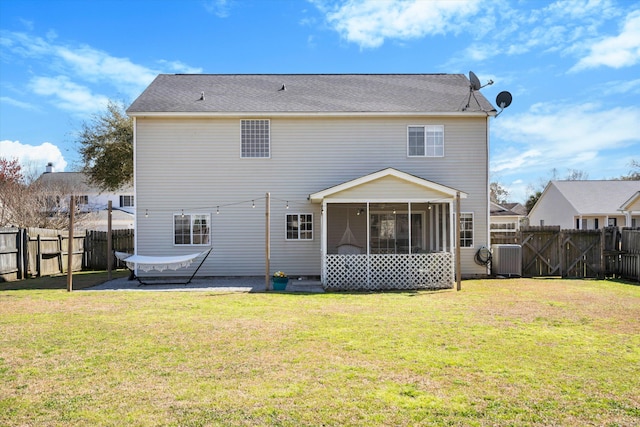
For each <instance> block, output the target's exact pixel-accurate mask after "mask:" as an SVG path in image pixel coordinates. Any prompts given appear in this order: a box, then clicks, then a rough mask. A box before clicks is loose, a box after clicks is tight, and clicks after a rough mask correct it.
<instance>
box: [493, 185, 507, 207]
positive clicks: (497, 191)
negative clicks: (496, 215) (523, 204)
mask: <svg viewBox="0 0 640 427" xmlns="http://www.w3.org/2000/svg"><path fill="white" fill-rule="evenodd" d="M508 197H509V191H508V190H507V189H506V188H504V186H503V185H502V184H500V183H499V182H497V181H494V182H492V183H491V184H489V198H490V200H491V201H492V202H493V203H497V204H502V203H507V201H508Z"/></svg>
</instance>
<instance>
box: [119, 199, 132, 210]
mask: <svg viewBox="0 0 640 427" xmlns="http://www.w3.org/2000/svg"><path fill="white" fill-rule="evenodd" d="M133 206H134V205H133V196H120V207H121V208H132V207H133Z"/></svg>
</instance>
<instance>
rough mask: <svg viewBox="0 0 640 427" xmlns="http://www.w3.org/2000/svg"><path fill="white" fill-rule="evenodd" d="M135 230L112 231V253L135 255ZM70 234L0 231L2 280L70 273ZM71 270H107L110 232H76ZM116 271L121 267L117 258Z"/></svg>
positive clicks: (42, 230) (6, 229)
mask: <svg viewBox="0 0 640 427" xmlns="http://www.w3.org/2000/svg"><path fill="white" fill-rule="evenodd" d="M133 237H134V232H133V230H114V231H113V232H112V241H113V246H112V248H113V250H116V251H122V252H130V253H133V252H134V246H133V244H134V243H133V242H134V239H133ZM68 252H69V235H68V233H67V232H66V231H59V230H49V229H43V228H29V229H24V228H0V281H13V280H22V279H26V278H28V277H40V276H49V275H53V274H63V273H66V272H67V265H68V264H67V262H68V256H69V254H68ZM71 257H72V259H71V261H72V271H81V270H96V269H99V270H106V268H107V233H106V232H105V231H102V232H100V231H87V232H86V234H85V235H83V233H78V234H76V233H74V236H73V252H72V253H71ZM113 262H114V264H113V266H112V267H113V268H115V267H119V266H120V265H119V264H117V260H116V259H115V257H114V261H113Z"/></svg>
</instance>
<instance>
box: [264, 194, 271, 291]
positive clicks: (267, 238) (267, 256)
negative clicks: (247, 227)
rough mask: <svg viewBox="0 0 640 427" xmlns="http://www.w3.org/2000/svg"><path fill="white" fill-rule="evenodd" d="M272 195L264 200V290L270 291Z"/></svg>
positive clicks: (267, 195)
mask: <svg viewBox="0 0 640 427" xmlns="http://www.w3.org/2000/svg"><path fill="white" fill-rule="evenodd" d="M270 216H271V193H267V194H266V196H265V199H264V218H265V224H264V230H265V233H264V290H265V291H268V290H269V282H270V280H269V273H270V270H271V218H270Z"/></svg>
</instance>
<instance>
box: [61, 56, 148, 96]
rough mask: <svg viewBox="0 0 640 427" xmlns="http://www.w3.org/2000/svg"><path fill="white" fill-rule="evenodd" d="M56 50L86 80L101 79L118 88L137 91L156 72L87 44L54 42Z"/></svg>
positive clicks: (72, 69)
mask: <svg viewBox="0 0 640 427" xmlns="http://www.w3.org/2000/svg"><path fill="white" fill-rule="evenodd" d="M55 54H56V56H57V57H58V58H60V59H62V60H63V61H64V63H65V65H66V66H67V67H68V69H69V70H70V71H73V73H74V74H76V75H78V76H80V77H82V78H83V79H86V80H88V81H94V82H95V81H104V82H107V83H109V84H111V85H113V86H115V87H117V88H119V89H121V90H125V91H127V92H130V91H131V90H134V91H135V92H134V94H138V93H139V92H140V90H141V88H142V89H143V88H145V87H146V86H147V85H148V84H149V83H151V81H152V80H153V79H154V78H155V77H156V75H157V74H158V73H157V72H156V71H153V70H151V69H149V68H146V67H143V66H141V65H137V64H134V63H132V62H131V61H130V60H129V59H128V58H117V57H114V56H111V55H109V54H107V53H106V52H103V51H100V50H97V49H93V48H91V47H88V46H81V47H79V48H70V47H67V46H55Z"/></svg>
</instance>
